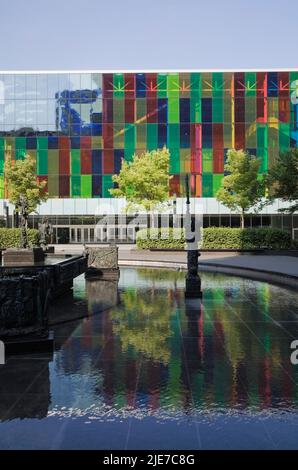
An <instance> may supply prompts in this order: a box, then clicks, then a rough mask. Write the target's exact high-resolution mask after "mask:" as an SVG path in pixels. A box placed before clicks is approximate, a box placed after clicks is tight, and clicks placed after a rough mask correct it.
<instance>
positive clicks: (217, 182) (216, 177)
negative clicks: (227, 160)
mask: <svg viewBox="0 0 298 470" xmlns="http://www.w3.org/2000/svg"><path fill="white" fill-rule="evenodd" d="M223 176H224V175H223V174H218V173H215V174H213V194H214V195H215V194H216V193H217V191H218V190H219V188H220V187H221V182H222V179H223Z"/></svg>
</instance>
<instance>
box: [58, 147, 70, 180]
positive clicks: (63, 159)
mask: <svg viewBox="0 0 298 470" xmlns="http://www.w3.org/2000/svg"><path fill="white" fill-rule="evenodd" d="M59 174H60V175H69V150H67V149H63V150H59Z"/></svg>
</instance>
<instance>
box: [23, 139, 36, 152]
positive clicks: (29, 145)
mask: <svg viewBox="0 0 298 470" xmlns="http://www.w3.org/2000/svg"><path fill="white" fill-rule="evenodd" d="M26 148H27V149H28V150H30V149H31V150H33V149H36V148H37V141H36V137H27V140H26Z"/></svg>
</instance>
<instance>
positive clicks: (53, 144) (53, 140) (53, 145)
mask: <svg viewBox="0 0 298 470" xmlns="http://www.w3.org/2000/svg"><path fill="white" fill-rule="evenodd" d="M48 148H49V149H57V148H58V137H56V136H49V138H48Z"/></svg>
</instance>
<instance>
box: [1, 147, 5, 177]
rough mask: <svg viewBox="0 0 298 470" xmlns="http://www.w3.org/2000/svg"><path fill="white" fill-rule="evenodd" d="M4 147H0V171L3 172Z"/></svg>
mask: <svg viewBox="0 0 298 470" xmlns="http://www.w3.org/2000/svg"><path fill="white" fill-rule="evenodd" d="M4 155H5V152H4V148H0V173H1V174H3V170H4Z"/></svg>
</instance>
